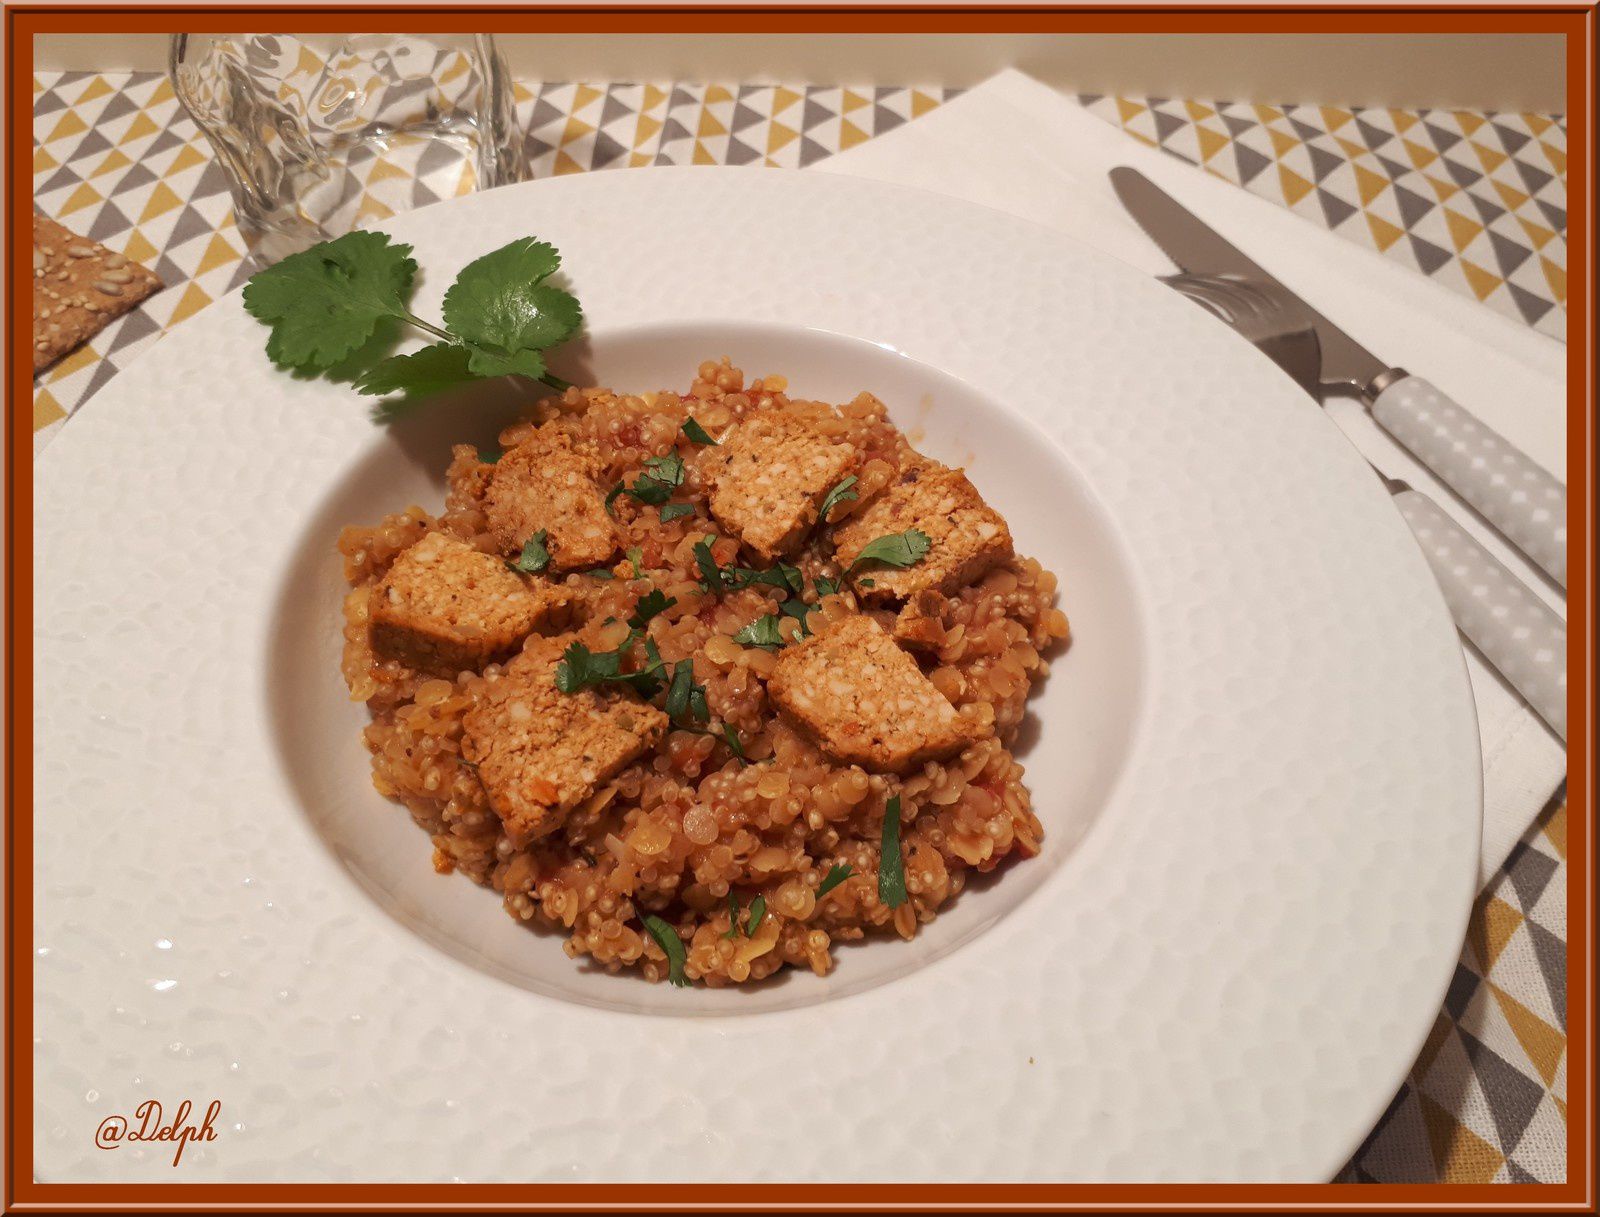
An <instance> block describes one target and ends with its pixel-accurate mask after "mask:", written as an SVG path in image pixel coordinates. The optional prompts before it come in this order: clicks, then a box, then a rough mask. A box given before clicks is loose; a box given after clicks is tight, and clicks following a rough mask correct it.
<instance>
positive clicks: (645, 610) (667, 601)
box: [628, 587, 678, 630]
mask: <svg viewBox="0 0 1600 1217" xmlns="http://www.w3.org/2000/svg"><path fill="white" fill-rule="evenodd" d="M676 603H678V599H677V597H676V596H669V595H667V594H666V593H665V592H663V591H662V590H661V589H660V588H657V587H652V588H651V589H650V590H649V591H648V592H646V593H645V594H644V595H643V596H641V597H639V603H638V604H636V605H635V606H634V609H633V616H632V617H629V618H628V624H629V625H631V626H632V627H633V628H634V629H636V630H642V629H644V627H645V626H646V625H648V624H649V622H650V618H652V617H654V616H655V615H656V614H657V613H664V612H666V611H667V610H668V609H669V608H671V607H672V606H673V605H674V604H676Z"/></svg>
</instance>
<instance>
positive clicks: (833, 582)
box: [811, 579, 839, 600]
mask: <svg viewBox="0 0 1600 1217" xmlns="http://www.w3.org/2000/svg"><path fill="white" fill-rule="evenodd" d="M811 586H812V587H814V588H816V589H817V599H818V600H821V599H822V598H823V597H824V596H834V595H837V594H838V592H839V580H837V579H818V580H817V581H816V582H815V583H813V584H812V585H811Z"/></svg>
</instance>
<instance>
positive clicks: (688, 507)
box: [661, 503, 694, 524]
mask: <svg viewBox="0 0 1600 1217" xmlns="http://www.w3.org/2000/svg"><path fill="white" fill-rule="evenodd" d="M693 514H694V504H693V503H666V504H664V505H663V506H662V508H661V522H662V523H663V524H667V523H670V522H671V521H673V520H677V519H681V518H682V517H684V516H692V515H693Z"/></svg>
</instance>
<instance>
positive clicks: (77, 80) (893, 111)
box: [33, 72, 1567, 1183]
mask: <svg viewBox="0 0 1600 1217" xmlns="http://www.w3.org/2000/svg"><path fill="white" fill-rule="evenodd" d="M515 90H516V101H517V106H516V113H517V119H518V122H519V124H520V126H521V129H522V130H523V132H524V141H525V142H524V147H525V150H526V153H527V160H528V169H529V173H530V176H532V177H534V178H542V177H550V176H554V175H559V174H565V173H580V172H587V171H590V170H596V169H613V168H629V167H637V166H642V165H692V164H714V165H727V164H731V165H750V166H755V167H760V166H764V165H781V166H785V167H790V168H796V167H804V166H807V165H811V164H814V163H815V162H817V161H819V160H822V159H823V158H825V157H827V156H831V155H832V154H833V153H835V152H838V151H841V150H843V149H846V148H851V147H854V146H855V145H856V144H859V143H861V142H863V141H865V140H868V139H871V138H872V137H873V136H875V135H880V134H883V133H884V132H886V131H890V130H893V129H894V128H896V127H899V126H901V125H903V124H905V123H907V122H912V121H915V120H916V119H917V118H918V117H920V116H921V115H923V114H925V113H927V112H928V111H929V110H932V109H934V108H936V107H937V106H939V105H940V104H942V103H943V102H944V101H946V100H948V99H949V98H950V97H951V96H954V95H955V93H956V92H957V91H956V90H942V89H938V88H883V87H872V86H867V87H861V88H838V87H829V88H816V87H810V86H792V87H790V86H783V85H735V84H728V85H721V84H694V85H689V84H671V83H666V84H650V83H643V84H619V83H612V84H605V83H592V84H591V83H584V82H565V83H542V84H536V83H530V84H524V83H518V84H517V85H516V86H515ZM1080 101H1081V102H1082V103H1083V104H1084V105H1085V106H1086V107H1087V108H1088V109H1089V110H1090V111H1092V112H1093V113H1095V114H1098V115H1100V116H1101V117H1103V118H1106V119H1107V120H1108V121H1110V122H1112V123H1114V124H1116V125H1118V126H1120V127H1122V128H1123V129H1124V130H1126V131H1127V132H1128V133H1129V134H1131V135H1133V136H1135V137H1136V138H1139V139H1141V140H1143V141H1145V142H1147V143H1151V144H1156V145H1158V146H1160V147H1162V148H1164V149H1166V150H1167V151H1169V152H1172V153H1173V154H1174V155H1177V156H1180V157H1183V158H1184V159H1186V160H1190V161H1193V162H1195V163H1197V164H1201V165H1203V166H1204V167H1205V168H1206V169H1207V170H1209V171H1210V172H1212V173H1215V174H1217V175H1219V176H1222V177H1224V178H1227V179H1229V180H1231V181H1234V182H1236V183H1238V184H1240V185H1242V186H1243V187H1244V188H1246V189H1248V190H1251V191H1252V192H1254V193H1257V194H1262V195H1265V196H1266V197H1268V198H1270V199H1272V200H1273V201H1274V202H1276V203H1278V204H1280V205H1282V206H1285V207H1288V208H1289V209H1291V210H1293V211H1295V212H1296V213H1298V214H1300V215H1302V216H1304V217H1305V218H1306V219H1307V220H1308V221H1309V222H1311V223H1315V224H1317V225H1318V226H1320V227H1326V228H1332V229H1333V230H1334V231H1336V232H1338V233H1340V234H1341V235H1343V236H1346V237H1348V238H1349V239H1350V240H1352V241H1356V242H1358V243H1360V244H1363V245H1367V246H1369V247H1372V248H1376V249H1379V250H1381V251H1382V252H1383V253H1384V254H1385V255H1386V256H1388V257H1392V258H1398V259H1400V260H1402V261H1404V262H1405V263H1406V264H1407V265H1409V266H1412V267H1413V268H1414V269H1416V270H1418V271H1419V272H1421V273H1424V274H1427V275H1430V276H1432V277H1434V278H1435V279H1438V280H1440V281H1441V282H1444V283H1447V284H1449V285H1450V286H1452V287H1454V288H1456V289H1457V290H1461V291H1464V292H1467V293H1468V294H1470V295H1472V296H1473V297H1474V298H1475V299H1478V300H1481V301H1482V302H1483V303H1484V304H1485V305H1487V306H1489V307H1491V308H1496V309H1499V310H1500V311H1502V312H1504V313H1506V314H1507V315H1509V316H1511V317H1514V318H1516V319H1518V320H1519V321H1521V322H1524V323H1526V324H1528V325H1531V326H1533V327H1534V328H1536V329H1539V330H1540V331H1542V332H1544V333H1546V334H1550V335H1552V336H1554V337H1557V338H1562V337H1564V335H1565V323H1566V277H1565V268H1566V247H1567V239H1566V226H1567V225H1566V212H1565V207H1566V160H1565V149H1566V130H1565V126H1564V124H1563V123H1562V122H1561V121H1560V120H1559V119H1555V118H1551V117H1550V116H1547V115H1537V114H1523V115H1503V114H1502V115H1474V114H1468V113H1462V112H1444V111H1431V112H1430V111H1392V110H1359V109H1358V110H1341V109H1337V108H1332V107H1321V106H1281V107H1273V106H1254V105H1245V104H1242V103H1233V104H1225V103H1200V102H1192V101H1182V100H1178V101H1173V100H1167V99H1161V98H1140V99H1128V98H1109V97H1093V96H1085V97H1082V98H1080ZM365 173H366V177H365V180H364V183H363V189H364V190H365V195H364V196H363V199H362V203H361V208H362V214H363V217H364V218H365V219H368V220H370V219H378V218H382V217H383V216H385V215H388V214H390V213H392V212H395V211H399V210H403V209H406V208H409V207H416V206H420V205H422V204H424V203H427V202H431V201H434V200H435V199H437V198H439V197H441V196H442V195H445V194H450V193H454V192H455V190H456V189H459V188H460V187H459V186H456V187H452V186H451V185H450V184H449V183H448V182H446V183H445V184H444V185H441V184H440V182H439V178H438V175H433V176H429V177H427V179H426V180H427V183H428V184H426V185H423V184H421V183H420V182H419V181H418V179H417V176H416V175H414V174H407V173H404V172H401V171H397V169H396V167H395V166H394V165H393V164H388V163H386V162H384V160H383V159H382V158H373V159H372V161H371V162H370V164H368V165H367V167H366V170H365ZM34 202H35V204H36V206H37V207H38V208H39V209H40V210H41V211H43V212H44V213H45V214H46V215H48V216H50V217H52V218H54V219H56V220H59V221H60V222H62V223H63V224H65V225H66V226H67V227H68V228H71V229H72V230H74V231H75V232H79V233H82V234H83V235H85V236H87V237H90V238H92V239H94V240H97V241H101V242H103V243H104V244H106V245H107V246H109V247H110V248H112V249H113V250H116V251H118V252H121V253H124V254H126V255H127V256H128V257H130V258H132V259H134V260H136V261H138V262H141V263H143V264H144V265H146V266H148V267H150V268H151V269H152V270H154V271H156V273H157V274H159V275H160V276H161V278H162V280H163V281H164V282H165V283H166V285H167V286H166V289H165V290H164V291H162V292H160V293H158V294H157V295H155V296H153V297H151V298H150V299H149V300H148V301H146V302H145V303H144V304H143V305H141V306H140V307H139V308H137V309H135V310H134V311H133V312H131V313H129V314H127V315H126V316H124V317H122V318H119V319H118V320H117V321H115V322H113V323H112V324H111V325H109V326H107V327H106V329H104V330H102V331H101V332H100V333H99V334H97V335H96V336H95V337H94V339H92V340H91V341H90V342H89V343H88V344H86V345H85V346H83V347H81V348H80V349H79V350H77V351H76V352H74V353H72V354H71V355H68V356H67V357H66V358H65V359H63V360H62V361H61V362H60V363H58V364H57V365H56V366H55V367H53V368H51V369H49V370H48V371H46V372H45V373H44V374H43V375H42V376H41V377H40V378H39V379H38V380H37V381H36V382H35V385H34V407H33V425H34V449H35V451H36V452H37V451H38V450H39V449H40V448H41V447H42V446H43V445H44V444H45V443H48V441H49V439H50V437H51V436H52V435H53V434H54V433H55V432H56V430H57V429H58V428H59V427H60V426H61V425H62V423H63V422H64V421H65V419H66V418H67V416H68V415H70V414H71V413H72V412H73V411H74V410H76V409H77V408H78V407H79V406H81V405H82V404H83V402H85V401H87V400H88V399H89V398H90V397H91V396H93V394H94V393H95V392H97V391H98V390H99V389H100V388H102V387H103V386H104V385H105V384H106V383H107V382H109V381H110V380H111V379H112V378H113V377H114V376H115V375H116V374H117V371H118V369H120V368H123V367H126V366H127V364H128V363H129V362H130V361H131V360H132V359H134V358H136V357H137V356H138V355H139V354H140V353H141V352H142V351H144V350H146V349H147V348H148V347H149V346H150V345H151V344H152V343H154V342H156V341H157V340H158V339H159V338H160V336H161V334H162V333H164V332H165V331H166V330H167V329H168V328H170V327H171V326H173V325H176V324H178V323H180V322H182V321H183V320H184V319H185V318H187V317H191V316H193V315H194V314H195V313H196V312H198V311H199V310H200V309H202V308H204V307H205V306H206V305H207V304H209V303H210V302H211V301H212V300H214V299H216V298H217V297H219V296H221V295H224V294H226V293H227V292H228V291H231V290H232V289H233V288H235V287H237V286H238V285H239V284H240V283H242V282H243V281H244V280H245V279H246V278H248V277H249V276H250V275H251V274H252V273H254V271H255V270H256V269H257V267H256V265H255V263H254V262H253V260H252V259H251V258H250V256H249V253H248V250H247V248H246V246H245V243H244V241H243V240H242V239H241V237H240V234H239V232H238V229H237V227H236V225H235V223H234V219H233V207H232V200H231V199H230V197H229V195H228V191H227V187H226V184H225V181H224V179H223V176H222V171H221V168H220V167H219V166H218V165H217V164H216V163H215V162H214V161H213V160H212V156H211V149H210V146H209V145H208V144H207V143H206V141H205V139H204V137H203V136H202V135H201V134H200V132H199V131H198V130H197V129H196V127H195V126H194V124H193V123H192V122H191V121H190V120H189V118H188V116H187V115H186V114H184V113H183V111H182V109H181V108H180V107H179V105H178V103H177V100H176V98H175V97H174V96H173V94H172V90H171V88H170V86H169V85H168V84H167V82H166V78H165V75H164V74H162V73H155V72H134V73H128V72H122V73H115V74H113V73H104V74H97V73H91V72H65V73H38V74H36V75H35V78H34ZM1566 884H1567V862H1566V808H1565V795H1564V794H1562V795H1558V797H1557V800H1556V802H1555V803H1554V804H1552V806H1551V807H1550V808H1549V809H1547V811H1546V813H1545V814H1544V815H1543V816H1542V817H1541V818H1540V820H1539V822H1538V823H1536V824H1535V825H1534V826H1533V827H1532V828H1531V829H1530V830H1529V831H1528V833H1527V835H1526V836H1525V837H1524V838H1523V840H1522V842H1521V843H1520V844H1519V845H1518V847H1517V848H1516V849H1515V850H1514V851H1513V852H1512V854H1511V856H1510V857H1509V858H1508V859H1507V861H1506V864H1505V866H1504V868H1503V869H1502V871H1501V873H1500V875H1499V876H1498V877H1497V879H1496V880H1495V882H1494V883H1492V884H1491V885H1490V886H1489V887H1488V888H1486V889H1485V892H1484V894H1483V895H1482V896H1481V897H1480V900H1479V903H1478V907H1477V909H1476V910H1475V911H1474V914H1473V918H1472V923H1471V928H1470V931H1469V935H1468V941H1467V943H1466V947H1465V949H1464V950H1463V952H1462V955H1461V959H1460V962H1459V964H1458V965H1457V969H1456V975H1455V981H1454V983H1453V984H1452V985H1451V988H1450V993H1449V996H1448V998H1447V1000H1446V1002H1445V1008H1444V1009H1443V1010H1442V1011H1440V1013H1439V1016H1438V1019H1437V1021H1436V1022H1435V1025H1434V1028H1433V1032H1432V1034H1431V1035H1430V1036H1429V1038H1428V1042H1427V1045H1426V1046H1425V1048H1424V1049H1423V1052H1422V1054H1421V1056H1420V1057H1419V1058H1418V1060H1417V1063H1416V1066H1415V1067H1414V1068H1413V1070H1412V1072H1411V1076H1410V1077H1409V1079H1408V1080H1407V1082H1406V1084H1405V1086H1404V1087H1403V1088H1402V1090H1401V1092H1400V1093H1399V1094H1398V1095H1397V1096H1396V1097H1395V1099H1394V1102H1393V1103H1392V1104H1391V1105H1390V1107H1389V1109H1388V1111H1387V1112H1386V1114H1385V1115H1384V1117H1383V1119H1382V1120H1381V1121H1380V1122H1379V1124H1378V1126H1377V1127H1376V1128H1375V1129H1374V1130H1373V1132H1372V1134H1371V1136H1370V1137H1369V1138H1368V1140H1367V1142H1366V1144H1364V1145H1363V1146H1362V1148H1361V1150H1360V1152H1359V1153H1357V1155H1356V1156H1355V1157H1354V1158H1353V1159H1352V1161H1351V1162H1350V1164H1349V1166H1347V1167H1346V1168H1345V1170H1344V1172H1343V1173H1342V1174H1341V1176H1340V1177H1341V1178H1342V1179H1348V1180H1352V1181H1380V1182H1386V1183H1389V1182H1418V1181H1424V1182H1431V1181H1434V1180H1451V1181H1461V1182H1489V1181H1499V1182H1530V1181H1539V1182H1557V1181H1564V1180H1565V1178H1566V1094H1567V1090H1566V972H1565V966H1566V907H1567V905H1566ZM1330 1067H1334V1068H1336V1067H1337V1063H1331V1064H1330Z"/></svg>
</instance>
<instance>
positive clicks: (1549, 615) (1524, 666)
mask: <svg viewBox="0 0 1600 1217" xmlns="http://www.w3.org/2000/svg"><path fill="white" fill-rule="evenodd" d="M1394 501H1395V505H1396V506H1397V507H1399V508H1400V514H1401V515H1403V516H1404V517H1405V519H1406V523H1407V524H1409V525H1411V531H1412V532H1413V533H1415V534H1416V537H1417V542H1418V544H1420V545H1421V546H1422V552H1423V553H1424V554H1425V555H1427V558H1428V565H1429V566H1431V567H1432V568H1433V574H1434V577H1435V578H1436V579H1438V581H1439V587H1440V588H1441V589H1442V590H1443V592H1444V599H1445V603H1446V604H1448V605H1449V606H1450V613H1451V616H1453V617H1454V618H1455V621H1456V625H1457V626H1458V627H1459V628H1460V630H1461V632H1462V633H1463V634H1465V635H1466V636H1467V638H1468V639H1469V640H1470V641H1471V642H1472V645H1473V646H1475V647H1477V648H1478V650H1480V651H1481V652H1483V656H1484V658H1485V659H1487V660H1488V661H1489V662H1490V663H1491V664H1493V665H1494V667H1495V669H1496V670H1497V671H1498V672H1499V673H1500V675H1502V676H1504V677H1505V678H1506V680H1507V681H1508V682H1509V683H1510V684H1511V687H1512V688H1514V689H1515V690H1516V691H1517V692H1518V693H1520V694H1521V695H1522V696H1523V698H1524V699H1525V700H1526V701H1527V703H1528V704H1529V705H1530V706H1532V707H1533V708H1534V710H1535V711H1537V712H1538V715H1539V717H1540V718H1542V719H1544V721H1545V722H1547V723H1549V724H1550V728H1551V730H1553V731H1554V732H1555V733H1556V734H1557V735H1559V736H1560V737H1561V739H1562V740H1563V742H1564V741H1565V740H1566V738H1567V627H1566V624H1565V623H1564V622H1563V621H1562V620H1561V618H1560V617H1558V616H1557V615H1556V614H1555V613H1554V612H1552V611H1551V610H1550V607H1549V606H1548V605H1546V604H1545V603H1544V601H1542V600H1540V599H1539V598H1538V597H1537V596H1535V595H1534V594H1533V593H1532V592H1530V591H1529V590H1528V589H1527V588H1526V587H1525V586H1523V584H1522V582H1521V580H1519V579H1518V578H1517V577H1516V576H1515V575H1513V574H1512V573H1511V572H1510V571H1509V570H1507V569H1506V568H1505V566H1504V565H1503V564H1502V563H1501V562H1500V561H1499V560H1498V559H1497V558H1495V556H1494V555H1493V554H1491V553H1490V552H1489V551H1488V550H1486V549H1485V548H1484V547H1483V546H1481V545H1479V544H1478V543H1477V541H1475V540H1473V538H1472V537H1471V536H1470V535H1469V534H1468V533H1467V531H1466V530H1465V529H1464V528H1462V527H1461V525H1459V524H1457V523H1456V522H1455V521H1454V520H1452V519H1451V518H1450V517H1449V516H1448V515H1446V514H1445V512H1444V509H1443V508H1441V507H1440V506H1439V505H1438V504H1437V503H1435V502H1434V501H1433V500H1432V499H1430V498H1428V496H1427V495H1425V494H1422V493H1420V492H1419V491H1415V490H1402V491H1400V492H1399V493H1398V494H1396V495H1395V496H1394Z"/></svg>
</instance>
